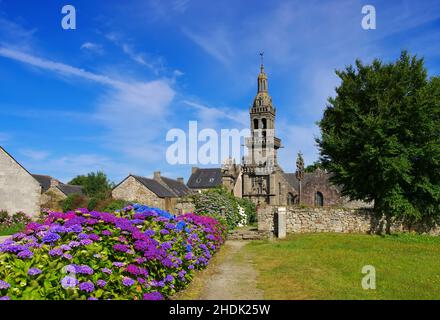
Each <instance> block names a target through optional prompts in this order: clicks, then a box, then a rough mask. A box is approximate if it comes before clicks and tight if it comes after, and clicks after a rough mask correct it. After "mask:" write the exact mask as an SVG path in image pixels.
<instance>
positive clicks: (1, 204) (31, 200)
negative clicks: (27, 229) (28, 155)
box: [0, 147, 42, 215]
mask: <svg viewBox="0 0 440 320" xmlns="http://www.w3.org/2000/svg"><path fill="white" fill-rule="evenodd" d="M41 190H42V188H41V185H40V183H39V182H38V181H37V180H36V179H35V178H34V177H33V176H32V174H31V173H29V171H27V170H26V169H25V168H24V167H23V166H22V165H21V164H20V163H18V161H16V160H15V159H14V158H13V157H12V156H11V155H10V154H9V153H8V152H6V150H5V149H3V148H2V147H0V210H5V211H7V212H9V213H10V214H14V213H16V212H19V211H21V212H24V213H26V214H29V215H33V214H37V213H38V212H39V211H40V199H41Z"/></svg>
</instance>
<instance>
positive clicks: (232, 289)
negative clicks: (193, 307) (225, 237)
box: [201, 240, 263, 300]
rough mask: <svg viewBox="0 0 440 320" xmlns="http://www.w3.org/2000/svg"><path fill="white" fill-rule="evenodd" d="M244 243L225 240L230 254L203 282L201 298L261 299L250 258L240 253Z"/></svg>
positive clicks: (255, 273) (260, 291)
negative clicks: (205, 281)
mask: <svg viewBox="0 0 440 320" xmlns="http://www.w3.org/2000/svg"><path fill="white" fill-rule="evenodd" d="M246 244H247V242H246V241H234V240H229V241H227V242H226V244H225V245H226V246H228V247H229V250H230V254H229V255H228V256H227V257H226V258H225V259H224V260H223V261H222V262H221V263H220V264H219V265H218V266H217V267H216V269H217V271H218V272H217V273H216V274H214V275H213V276H212V277H211V278H210V279H209V280H208V282H207V283H206V284H205V286H204V289H203V291H202V294H201V299H202V300H258V299H263V291H262V290H259V289H258V288H257V281H256V278H257V272H256V270H255V268H254V267H253V264H252V260H251V259H250V257H248V256H246V255H241V254H240V253H241V252H240V251H241V250H242V249H243V247H244V246H245V245H246ZM239 254H240V255H239Z"/></svg>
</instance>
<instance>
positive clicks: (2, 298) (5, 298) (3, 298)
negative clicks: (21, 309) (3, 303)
mask: <svg viewBox="0 0 440 320" xmlns="http://www.w3.org/2000/svg"><path fill="white" fill-rule="evenodd" d="M0 300H11V298H10V297H8V296H4V297H0Z"/></svg>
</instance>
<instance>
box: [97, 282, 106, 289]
mask: <svg viewBox="0 0 440 320" xmlns="http://www.w3.org/2000/svg"><path fill="white" fill-rule="evenodd" d="M96 284H97V285H98V287H101V288H103V287H105V285H106V284H107V282H105V281H104V280H98V281H96Z"/></svg>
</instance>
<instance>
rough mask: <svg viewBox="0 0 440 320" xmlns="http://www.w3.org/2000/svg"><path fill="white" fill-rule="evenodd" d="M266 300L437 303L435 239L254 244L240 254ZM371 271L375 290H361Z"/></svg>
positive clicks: (438, 245) (439, 282) (306, 238)
mask: <svg viewBox="0 0 440 320" xmlns="http://www.w3.org/2000/svg"><path fill="white" fill-rule="evenodd" d="M240 254H250V255H251V257H252V259H253V261H254V265H255V268H256V269H257V271H258V274H259V275H258V278H257V282H258V284H257V285H258V287H259V288H260V289H262V290H264V298H265V299H287V300H290V299H390V300H393V299H440V260H439V257H440V237H430V236H421V235H412V234H399V235H391V236H383V237H382V236H372V235H355V234H302V235H291V236H289V237H288V238H287V239H285V240H275V241H269V240H267V241H255V242H251V243H249V244H248V245H247V246H246V247H245V248H244V252H243V253H240ZM365 265H372V266H374V267H375V268H376V290H364V289H362V286H361V281H362V278H363V277H364V276H365V275H364V274H362V273H361V270H362V267H363V266H365Z"/></svg>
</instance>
